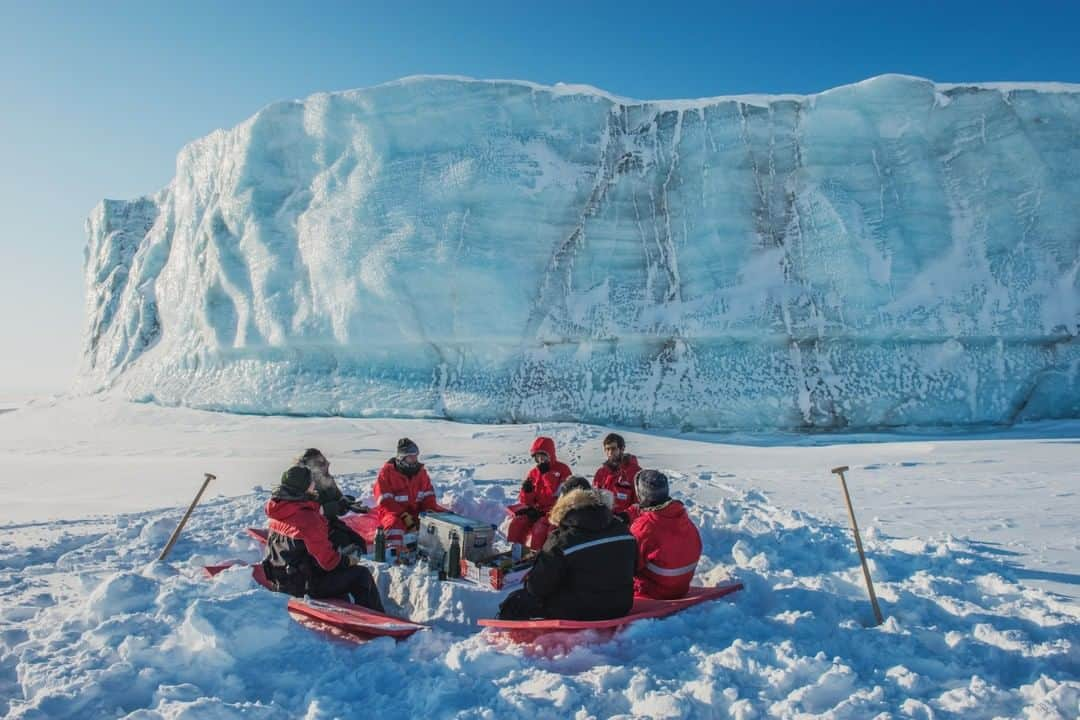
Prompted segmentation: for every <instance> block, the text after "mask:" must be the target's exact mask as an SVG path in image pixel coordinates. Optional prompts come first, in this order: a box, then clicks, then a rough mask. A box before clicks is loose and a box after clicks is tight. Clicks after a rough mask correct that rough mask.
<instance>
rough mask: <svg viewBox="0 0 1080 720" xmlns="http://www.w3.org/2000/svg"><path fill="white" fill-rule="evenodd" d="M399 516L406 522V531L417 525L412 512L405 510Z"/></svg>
mask: <svg viewBox="0 0 1080 720" xmlns="http://www.w3.org/2000/svg"><path fill="white" fill-rule="evenodd" d="M398 517H399V518H401V522H402V523H404V524H405V531H406V532H408V531H411V530H412V529H413V528H414V527H416V518H415V517H413V516H412V515H411V514H409V513H407V512H403V513H401V514H400V515H398Z"/></svg>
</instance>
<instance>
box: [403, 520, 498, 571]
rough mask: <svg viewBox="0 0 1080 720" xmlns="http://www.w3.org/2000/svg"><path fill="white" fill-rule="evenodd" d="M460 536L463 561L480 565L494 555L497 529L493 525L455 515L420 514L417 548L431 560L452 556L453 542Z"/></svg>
mask: <svg viewBox="0 0 1080 720" xmlns="http://www.w3.org/2000/svg"><path fill="white" fill-rule="evenodd" d="M455 534H456V535H457V537H458V542H459V543H461V557H462V558H465V559H468V560H472V561H474V562H475V561H479V560H485V559H487V558H488V557H490V556H491V555H493V554H494V553H495V549H494V547H493V545H494V544H495V526H494V525H492V524H491V523H486V522H481V521H480V520H473V519H472V518H467V517H462V516H461V515H457V514H455V513H452V512H425V513H420V530H419V531H418V532H417V540H416V544H417V547H418V549H419V550H420V552H422V553H423V554H425V555H427V556H428V557H431V558H442V557H443V556H444V555H445V554H446V553H448V552H450V542H451V539H452V537H453V536H454V535H455Z"/></svg>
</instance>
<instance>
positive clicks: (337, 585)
mask: <svg viewBox="0 0 1080 720" xmlns="http://www.w3.org/2000/svg"><path fill="white" fill-rule="evenodd" d="M308 594H309V595H311V597H313V598H341V599H343V600H352V602H354V603H356V604H357V605H363V606H364V607H366V608H368V609H369V610H374V611H376V612H383V604H382V598H380V597H379V588H378V586H376V585H375V578H373V577H371V571H370V570H368V569H367V568H366V567H364V566H363V565H349V566H347V567H342V568H338V569H336V570H332V571H330V572H328V573H326V574H325V575H321V576H319V577H316V578H312V579H311V582H310V583H308ZM350 596H351V597H350Z"/></svg>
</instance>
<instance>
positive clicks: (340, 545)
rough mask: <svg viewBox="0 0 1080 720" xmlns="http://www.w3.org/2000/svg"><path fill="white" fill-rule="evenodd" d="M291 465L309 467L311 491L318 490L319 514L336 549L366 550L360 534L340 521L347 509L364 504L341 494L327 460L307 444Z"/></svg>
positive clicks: (361, 510)
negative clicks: (323, 519)
mask: <svg viewBox="0 0 1080 720" xmlns="http://www.w3.org/2000/svg"><path fill="white" fill-rule="evenodd" d="M294 464H295V465H299V466H301V467H306V468H307V469H308V470H310V471H311V478H312V479H313V480H314V481H315V491H316V492H317V493H318V494H319V505H321V506H322V511H323V515H324V516H325V517H326V522H327V524H328V525H329V526H330V542H331V543H333V545H334V547H335V548H337V549H338V550H344V549H346V548H348V549H352V547H353V546H355V547H356V550H357V552H359V553H360V554H364V553H366V552H367V543H366V542H364V538H362V537H360V535H359V534H358V533H357V532H356V531H354V530H353V529H352V528H350V527H349V526H348V525H346V524H345V523H344V522H342V521H341V516H342V515H344V514H346V513H349V512H355V513H366V512H368V508H367V506H366V505H364V504H363V503H361V502H358V501H357V499H356V498H355V497H353V496H352V495H345V494H344V493H342V492H341V488H339V487H338V484H337V481H336V480H334V476H333V475H331V474H330V461H329V460H327V459H326V456H325V455H323V454H322V452H320V451H319V450H318V449H317V448H308V449H307V450H305V451H304V452H303V454H302V455H300V457H298V458H297V459H296V462H295V463H294Z"/></svg>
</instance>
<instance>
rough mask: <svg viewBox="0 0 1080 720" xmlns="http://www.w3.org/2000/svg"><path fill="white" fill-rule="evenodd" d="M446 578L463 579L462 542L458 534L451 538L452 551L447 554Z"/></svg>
mask: <svg viewBox="0 0 1080 720" xmlns="http://www.w3.org/2000/svg"><path fill="white" fill-rule="evenodd" d="M446 565H447V567H446V576H447V577H451V578H458V577H461V542H460V541H459V540H458V536H457V533H454V534H452V535H451V536H450V551H449V552H447V553H446Z"/></svg>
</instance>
